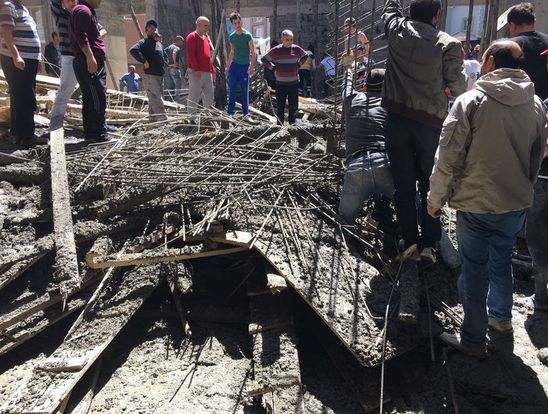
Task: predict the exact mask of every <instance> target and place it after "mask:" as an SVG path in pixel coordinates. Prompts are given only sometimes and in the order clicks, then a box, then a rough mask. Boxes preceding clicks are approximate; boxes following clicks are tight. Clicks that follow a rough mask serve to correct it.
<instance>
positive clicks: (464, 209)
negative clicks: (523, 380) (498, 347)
mask: <svg viewBox="0 0 548 414" xmlns="http://www.w3.org/2000/svg"><path fill="white" fill-rule="evenodd" d="M521 56H522V51H521V49H520V47H519V45H518V44H517V43H515V42H513V41H510V40H499V41H496V42H494V43H493V44H491V46H489V48H488V49H487V51H486V52H485V54H484V56H483V59H482V66H481V74H482V76H481V78H480V79H479V80H478V82H477V83H476V87H475V88H474V89H473V90H471V91H469V92H467V93H465V94H463V95H461V96H460V97H459V98H458V99H457V100H456V102H455V104H454V105H453V108H452V109H451V112H450V113H449V115H448V117H447V119H446V120H445V123H444V125H443V130H442V134H441V139H440V146H439V149H438V153H437V156H436V164H435V167H434V171H433V173H432V176H431V178H430V194H429V195H428V212H429V213H430V214H431V215H432V216H433V217H438V216H439V214H440V211H441V207H442V206H443V205H444V204H445V203H446V202H447V201H448V202H449V205H450V206H451V207H452V208H454V209H456V210H457V211H458V213H457V239H458V242H459V254H460V256H461V263H462V272H461V276H460V278H459V281H458V285H459V286H458V287H459V293H460V298H461V301H462V303H463V308H464V321H463V323H462V325H461V338H460V342H459V341H457V339H456V338H455V337H453V336H450V335H447V334H445V336H444V337H443V338H442V339H445V340H446V342H448V343H449V344H450V345H454V346H455V347H457V348H459V349H461V350H463V351H465V352H467V353H470V354H473V355H476V356H482V355H484V354H485V334H486V331H487V326H489V327H490V328H492V329H494V330H496V331H498V332H502V333H511V332H512V322H511V319H512V292H513V286H512V248H513V246H514V243H515V241H516V236H517V234H518V232H519V231H520V230H521V229H522V227H523V223H524V220H525V210H526V209H527V208H528V207H529V206H530V205H531V202H532V200H533V185H534V183H535V181H536V180H537V175H538V171H539V167H540V163H541V161H542V158H543V157H544V147H545V145H546V139H547V138H548V125H547V119H546V108H545V107H544V105H543V103H542V101H541V100H540V98H539V97H538V96H535V87H534V85H533V83H532V82H531V79H530V78H529V77H528V76H527V74H526V73H525V72H524V71H523V70H521V69H518V68H519V65H520V60H521V59H520V58H521ZM486 301H487V307H488V311H487V310H486V306H485V305H486Z"/></svg>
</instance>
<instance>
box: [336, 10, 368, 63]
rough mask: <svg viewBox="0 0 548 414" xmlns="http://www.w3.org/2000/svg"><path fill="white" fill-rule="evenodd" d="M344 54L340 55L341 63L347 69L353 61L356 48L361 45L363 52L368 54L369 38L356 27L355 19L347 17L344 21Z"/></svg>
mask: <svg viewBox="0 0 548 414" xmlns="http://www.w3.org/2000/svg"><path fill="white" fill-rule="evenodd" d="M343 36H344V54H343V56H342V65H343V67H344V68H345V69H348V68H349V67H350V66H351V65H352V63H354V60H355V57H356V54H357V48H358V47H359V46H362V50H363V52H362V53H363V54H364V55H365V56H369V40H368V39H367V36H366V35H365V33H364V32H362V31H361V30H358V29H357V26H356V19H354V18H353V17H348V18H346V20H345V21H344V28H343Z"/></svg>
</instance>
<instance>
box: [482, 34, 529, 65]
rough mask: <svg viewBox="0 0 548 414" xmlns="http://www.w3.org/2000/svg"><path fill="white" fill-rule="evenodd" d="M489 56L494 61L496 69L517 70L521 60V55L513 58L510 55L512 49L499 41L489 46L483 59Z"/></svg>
mask: <svg viewBox="0 0 548 414" xmlns="http://www.w3.org/2000/svg"><path fill="white" fill-rule="evenodd" d="M489 56H493V59H495V68H496V69H500V68H510V69H519V68H520V65H521V62H522V60H523V58H522V56H523V55H520V56H517V57H516V56H514V55H513V54H512V48H511V47H510V46H509V45H508V43H504V42H501V41H500V40H499V41H497V42H495V43H492V44H491V46H489V48H488V49H487V51H486V52H485V57H486V58H489Z"/></svg>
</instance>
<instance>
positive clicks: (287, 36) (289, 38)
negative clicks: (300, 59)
mask: <svg viewBox="0 0 548 414" xmlns="http://www.w3.org/2000/svg"><path fill="white" fill-rule="evenodd" d="M282 44H283V45H284V47H291V45H292V44H293V32H292V31H291V30H289V29H285V30H284V31H283V32H282Z"/></svg>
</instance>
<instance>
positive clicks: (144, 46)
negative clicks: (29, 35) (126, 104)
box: [129, 20, 167, 121]
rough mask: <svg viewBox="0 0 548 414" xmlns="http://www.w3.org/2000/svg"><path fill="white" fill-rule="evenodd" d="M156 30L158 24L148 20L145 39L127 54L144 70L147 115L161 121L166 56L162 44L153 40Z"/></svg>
mask: <svg viewBox="0 0 548 414" xmlns="http://www.w3.org/2000/svg"><path fill="white" fill-rule="evenodd" d="M157 29H158V24H157V23H156V22H155V21H154V20H149V21H148V22H147V23H146V25H145V33H146V37H145V38H144V39H141V40H140V41H139V42H137V43H136V44H135V45H133V47H132V48H131V49H130V50H129V53H131V56H133V57H134V58H135V59H136V60H137V61H138V62H141V63H142V64H143V67H144V69H145V73H144V75H143V85H144V87H145V90H146V92H147V97H148V113H149V114H150V117H151V119H153V120H155V121H161V120H165V119H167V117H166V109H165V107H164V101H163V100H162V97H163V96H164V83H163V82H164V74H165V69H164V67H165V65H166V64H167V56H166V54H165V52H164V48H163V47H162V43H160V41H158V40H156V39H155V34H157Z"/></svg>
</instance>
